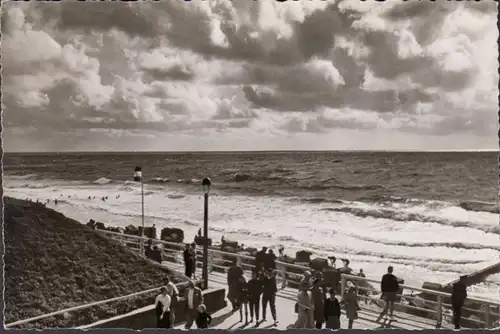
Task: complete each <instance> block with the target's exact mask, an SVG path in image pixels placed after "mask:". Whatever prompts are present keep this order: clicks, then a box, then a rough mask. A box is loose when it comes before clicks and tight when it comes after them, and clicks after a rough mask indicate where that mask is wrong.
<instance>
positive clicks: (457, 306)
mask: <svg viewBox="0 0 500 334" xmlns="http://www.w3.org/2000/svg"><path fill="white" fill-rule="evenodd" d="M466 299H467V275H464V276H460V280H459V281H458V282H456V283H455V284H453V290H452V293H451V308H452V310H453V324H454V325H455V329H460V323H461V321H462V307H463V306H464V303H465V300H466Z"/></svg>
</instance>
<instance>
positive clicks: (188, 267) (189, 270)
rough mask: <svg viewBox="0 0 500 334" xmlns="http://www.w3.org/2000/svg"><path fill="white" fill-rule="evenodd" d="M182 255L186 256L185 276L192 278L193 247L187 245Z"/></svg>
mask: <svg viewBox="0 0 500 334" xmlns="http://www.w3.org/2000/svg"><path fill="white" fill-rule="evenodd" d="M182 255H183V256H184V274H185V275H186V276H187V277H189V278H191V276H193V258H192V252H191V246H190V245H189V244H186V248H185V249H184V252H183V254H182Z"/></svg>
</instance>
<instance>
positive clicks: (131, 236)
mask: <svg viewBox="0 0 500 334" xmlns="http://www.w3.org/2000/svg"><path fill="white" fill-rule="evenodd" d="M96 231H98V232H101V233H103V234H111V235H116V236H119V237H122V238H129V239H144V240H147V239H149V238H148V237H146V236H144V238H143V237H142V236H139V235H132V234H126V233H118V232H112V231H107V230H98V229H97V230H96ZM154 242H156V243H161V244H164V245H170V246H177V247H180V246H183V245H184V244H181V243H176V242H170V241H165V240H161V239H155V240H154ZM208 251H209V252H213V253H216V254H221V255H227V256H233V257H236V256H238V257H240V258H242V259H247V260H253V259H255V257H253V256H250V255H244V254H236V253H230V252H224V251H221V250H218V249H213V248H209V249H208ZM276 264H280V265H283V266H287V267H290V268H295V269H301V270H311V268H309V267H305V266H301V265H297V264H293V263H287V262H282V261H276Z"/></svg>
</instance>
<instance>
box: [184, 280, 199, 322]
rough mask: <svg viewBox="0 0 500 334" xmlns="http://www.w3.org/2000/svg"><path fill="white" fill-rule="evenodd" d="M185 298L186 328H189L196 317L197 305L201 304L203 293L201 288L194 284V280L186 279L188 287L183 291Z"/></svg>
mask: <svg viewBox="0 0 500 334" xmlns="http://www.w3.org/2000/svg"><path fill="white" fill-rule="evenodd" d="M184 298H185V299H186V325H185V328H186V329H191V327H192V326H193V322H194V320H195V319H196V318H197V317H198V306H200V305H201V304H203V294H202V293H201V290H200V289H199V288H197V287H196V286H195V285H194V281H192V280H189V281H188V288H187V289H186V291H185V292H184Z"/></svg>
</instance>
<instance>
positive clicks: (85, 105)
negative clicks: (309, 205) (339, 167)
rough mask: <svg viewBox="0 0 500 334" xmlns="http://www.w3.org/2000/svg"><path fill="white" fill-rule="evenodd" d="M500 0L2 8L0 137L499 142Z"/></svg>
mask: <svg viewBox="0 0 500 334" xmlns="http://www.w3.org/2000/svg"><path fill="white" fill-rule="evenodd" d="M496 16H497V9H496V3H495V2H494V1H488V0H484V1H480V2H449V1H446V2H445V1H436V2H431V1H421V2H420V1H419V2H417V1H388V2H376V1H364V2H363V1H353V0H346V1H335V0H326V1H321V0H318V1H296V2H292V1H288V2H278V1H275V0H260V1H249V0H232V1H229V0H212V1H201V0H194V1H191V2H184V1H181V0H172V1H162V2H144V3H118V2H112V3H111V2H96V3H83V2H74V1H66V2H62V3H58V4H46V3H45V4H44V3H39V2H29V3H24V2H23V3H19V2H15V3H14V2H8V3H6V4H4V5H3V8H2V33H3V41H2V61H3V73H2V74H3V78H2V80H3V87H2V89H3V91H2V93H3V95H2V98H3V101H2V103H3V110H4V113H3V127H4V128H3V133H2V135H3V145H4V150H5V151H51V152H53V151H107V150H110V151H135V150H141V151H189V150H194V151H205V150H207V151H211V150H238V151H239V150H473V149H482V150H485V149H498V140H497V139H498V136H497V133H498V101H497V99H498V72H497V69H498V54H497V52H498V49H497V38H498V29H497V23H496Z"/></svg>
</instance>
